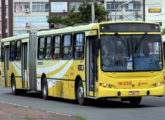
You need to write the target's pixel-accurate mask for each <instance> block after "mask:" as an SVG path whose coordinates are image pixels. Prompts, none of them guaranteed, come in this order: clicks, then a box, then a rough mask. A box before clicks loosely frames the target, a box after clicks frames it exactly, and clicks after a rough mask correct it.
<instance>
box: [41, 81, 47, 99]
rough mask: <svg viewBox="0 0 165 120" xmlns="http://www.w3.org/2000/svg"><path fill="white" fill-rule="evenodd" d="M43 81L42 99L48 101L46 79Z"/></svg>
mask: <svg viewBox="0 0 165 120" xmlns="http://www.w3.org/2000/svg"><path fill="white" fill-rule="evenodd" d="M43 81H44V83H43V85H42V97H43V99H45V100H47V99H48V85H47V80H46V78H44V79H43Z"/></svg>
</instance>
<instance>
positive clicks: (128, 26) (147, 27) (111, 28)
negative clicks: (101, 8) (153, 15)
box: [100, 23, 160, 32]
mask: <svg viewBox="0 0 165 120" xmlns="http://www.w3.org/2000/svg"><path fill="white" fill-rule="evenodd" d="M100 32H160V28H159V25H158V24H149V23H115V24H114V23H113V24H101V25H100Z"/></svg>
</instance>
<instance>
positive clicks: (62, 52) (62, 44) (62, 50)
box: [61, 33, 73, 60]
mask: <svg viewBox="0 0 165 120" xmlns="http://www.w3.org/2000/svg"><path fill="white" fill-rule="evenodd" d="M67 35H70V36H71V39H70V40H71V43H70V46H65V47H64V36H67ZM69 47H71V48H72V52H71V54H72V55H71V58H64V48H69ZM61 59H62V60H71V59H73V34H71V33H70V34H63V35H62V43H61Z"/></svg>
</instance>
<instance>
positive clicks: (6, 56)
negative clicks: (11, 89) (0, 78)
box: [4, 46, 9, 87]
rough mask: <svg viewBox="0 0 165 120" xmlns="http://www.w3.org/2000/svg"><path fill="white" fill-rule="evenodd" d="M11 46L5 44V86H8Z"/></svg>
mask: <svg viewBox="0 0 165 120" xmlns="http://www.w3.org/2000/svg"><path fill="white" fill-rule="evenodd" d="M8 70H9V46H5V61H4V71H5V87H8V86H9V85H8V82H9V81H8V80H9V73H8Z"/></svg>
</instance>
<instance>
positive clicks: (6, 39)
mask: <svg viewBox="0 0 165 120" xmlns="http://www.w3.org/2000/svg"><path fill="white" fill-rule="evenodd" d="M28 37H29V34H28V33H27V34H22V35H18V36H13V37H8V38H4V39H1V42H9V41H14V40H20V39H27V38H28Z"/></svg>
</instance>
